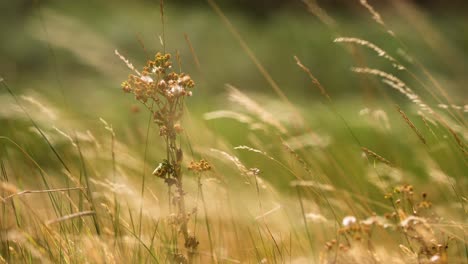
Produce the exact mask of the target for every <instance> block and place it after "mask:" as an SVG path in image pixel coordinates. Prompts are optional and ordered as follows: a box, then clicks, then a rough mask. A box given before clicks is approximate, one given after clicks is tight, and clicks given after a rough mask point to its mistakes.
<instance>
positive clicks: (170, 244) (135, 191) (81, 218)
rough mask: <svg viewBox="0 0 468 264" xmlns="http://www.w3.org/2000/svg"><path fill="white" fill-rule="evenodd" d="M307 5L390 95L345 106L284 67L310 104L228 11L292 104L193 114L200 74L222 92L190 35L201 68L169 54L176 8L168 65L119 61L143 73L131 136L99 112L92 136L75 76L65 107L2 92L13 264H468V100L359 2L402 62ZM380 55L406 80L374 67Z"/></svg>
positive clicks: (7, 238)
mask: <svg viewBox="0 0 468 264" xmlns="http://www.w3.org/2000/svg"><path fill="white" fill-rule="evenodd" d="M304 3H305V7H307V8H308V10H309V11H310V12H311V14H312V15H315V16H317V17H318V18H319V20H321V21H322V22H323V23H324V24H325V25H326V26H327V27H329V29H330V31H331V32H332V34H333V35H334V37H335V38H334V39H330V45H336V44H340V45H345V48H346V51H349V53H350V55H351V57H353V58H354V59H355V64H356V65H355V66H353V67H351V68H350V71H352V72H355V73H356V77H357V78H362V79H361V80H362V82H361V83H362V86H368V85H371V86H372V89H375V91H376V92H375V94H374V95H373V96H371V97H370V99H369V98H367V99H366V100H364V102H361V101H359V100H356V99H350V100H352V101H351V102H348V101H347V100H343V99H340V98H339V94H337V92H336V89H331V90H330V89H328V87H327V86H326V85H325V82H323V83H322V81H321V78H322V77H321V76H319V75H316V74H315V72H314V68H313V67H312V66H310V65H307V62H306V61H303V60H302V59H301V58H300V57H299V56H295V54H290V58H291V63H290V64H287V63H284V66H288V67H295V68H296V70H297V71H298V72H301V73H303V74H304V78H307V79H305V80H307V82H304V83H303V85H304V86H306V87H309V88H311V89H310V94H314V95H315V98H319V99H317V100H314V103H313V104H311V103H308V104H301V103H295V101H294V100H293V99H291V98H290V97H289V96H288V92H287V89H285V88H282V87H281V85H280V84H279V82H277V81H276V80H275V76H274V75H272V74H270V72H269V71H268V67H267V66H268V65H264V64H263V63H262V61H261V59H260V58H259V57H258V56H257V55H256V54H255V52H254V51H253V49H252V48H251V47H250V46H249V40H248V39H245V38H244V37H243V36H242V34H241V33H240V31H239V29H238V28H236V26H235V25H234V23H233V22H232V21H231V20H230V18H229V15H227V14H226V13H224V11H223V10H222V8H220V7H219V6H218V4H217V3H216V2H215V1H212V0H208V4H209V6H210V7H211V8H212V10H213V11H214V14H216V15H217V16H219V17H220V21H221V23H223V25H224V26H225V27H226V29H227V30H228V31H229V32H230V33H231V34H232V35H233V37H234V39H235V41H236V43H238V45H239V46H240V47H241V49H242V50H243V51H244V52H245V55H246V56H247V57H248V58H249V59H250V60H251V61H252V63H253V65H254V66H255V68H256V70H257V71H258V74H259V75H260V76H261V77H262V78H264V79H265V81H266V83H267V84H268V85H269V87H271V89H272V91H273V93H274V96H273V95H262V94H259V93H253V92H247V89H242V87H235V86H234V85H231V84H227V85H226V91H225V96H224V97H223V98H222V99H221V100H222V106H219V107H218V108H217V109H214V108H215V107H209V108H210V111H209V112H206V113H204V114H202V113H199V112H197V111H193V110H192V108H191V102H190V100H191V99H192V98H196V97H197V93H198V94H203V93H202V92H201V91H200V90H201V89H202V88H201V87H202V86H203V83H207V81H206V80H201V81H200V82H198V80H196V78H195V77H194V78H193V79H194V80H195V81H196V82H197V86H195V82H194V81H193V80H192V78H191V77H190V76H195V75H194V74H195V73H194V74H191V75H190V76H189V75H188V74H186V73H183V71H182V68H184V65H185V64H188V63H190V58H192V59H193V64H195V65H196V67H197V69H198V70H199V71H200V74H199V75H196V76H200V78H202V77H201V76H203V78H206V79H209V78H210V76H209V75H207V74H204V66H203V57H201V56H199V55H198V54H197V47H195V46H193V45H192V42H191V41H190V39H189V35H190V34H185V35H184V38H185V41H186V43H187V45H188V46H189V49H190V53H191V56H190V57H186V58H185V57H181V56H180V55H179V53H178V52H177V51H175V52H173V54H176V56H172V57H171V56H170V55H169V53H168V50H170V49H171V48H170V43H168V42H167V41H166V29H165V27H166V26H167V25H165V23H166V20H165V15H166V14H165V12H164V2H163V1H161V5H160V10H161V12H160V15H161V23H162V25H163V26H162V31H161V36H160V41H161V44H162V45H161V49H162V53H157V54H156V55H155V56H154V57H153V56H151V57H149V58H147V62H146V64H145V66H144V67H143V70H138V67H135V66H134V65H133V64H132V63H131V62H130V61H129V60H127V56H125V57H124V56H123V55H122V54H123V53H124V52H123V51H120V52H119V51H115V54H116V55H117V58H119V59H120V60H122V61H123V64H122V65H119V66H122V67H125V65H126V66H127V67H128V68H129V70H130V71H131V74H130V76H129V77H128V79H127V77H126V76H122V78H121V79H122V80H124V79H127V80H126V81H124V82H123V83H122V88H123V90H124V91H125V92H127V93H130V94H131V95H132V96H133V97H134V99H135V100H136V101H135V103H136V105H134V106H133V107H132V111H133V114H132V115H131V117H132V118H133V119H132V120H126V122H127V123H128V124H125V126H127V127H129V128H128V130H124V128H122V127H125V126H122V125H117V124H112V123H111V122H109V121H107V119H106V120H105V119H104V118H99V116H100V114H99V113H96V115H97V116H98V117H96V118H95V119H96V120H95V122H94V123H93V124H94V125H89V124H84V123H81V122H78V121H74V113H73V111H72V110H71V108H69V106H67V105H68V104H67V103H66V102H67V101H70V100H72V99H74V98H70V97H68V96H69V95H67V92H66V90H65V89H64V87H62V85H63V84H61V82H60V81H59V80H58V78H60V69H59V67H56V68H55V73H56V76H59V77H54V78H55V79H54V81H59V82H58V83H59V84H58V86H59V88H60V89H61V91H62V92H63V96H64V98H65V99H63V100H64V102H65V106H62V107H60V106H57V104H55V103H54V102H53V100H47V99H46V98H47V97H41V96H39V95H37V94H36V95H34V94H33V95H30V94H25V95H23V96H20V94H19V93H18V91H17V90H16V89H14V88H15V87H14V86H12V85H11V84H10V83H9V82H8V76H2V77H3V78H5V79H6V80H5V79H3V78H0V82H1V86H2V89H4V91H6V93H5V96H3V95H2V96H0V100H1V103H2V109H0V124H1V125H2V131H1V132H0V179H1V181H0V207H1V209H0V210H1V212H0V263H37V262H40V263H466V262H467V261H468V245H467V240H466V239H467V230H468V226H467V223H466V216H467V213H468V211H467V209H466V206H467V198H466V195H467V194H466V192H467V188H466V186H468V183H467V178H466V172H467V167H466V165H467V149H466V140H467V135H468V131H467V130H466V121H465V116H466V113H467V110H466V109H467V106H466V105H463V104H464V103H465V102H464V99H463V98H462V99H460V98H457V97H455V96H453V95H452V90H451V89H449V88H446V87H445V86H444V85H445V84H444V82H440V81H438V77H439V76H436V75H435V74H433V73H431V72H430V70H428V69H427V68H426V67H425V66H424V65H423V64H422V63H420V62H419V61H418V60H417V58H416V56H415V55H413V54H412V52H411V50H410V49H409V48H408V47H407V46H406V44H405V43H404V41H403V40H401V39H400V37H399V33H398V31H397V30H394V29H393V28H391V25H390V23H388V22H387V21H386V19H385V16H384V15H382V14H380V13H379V11H378V10H377V9H376V8H374V7H373V6H372V5H371V4H370V3H369V2H368V1H363V0H362V1H360V2H359V3H360V7H362V8H363V11H365V12H367V13H364V14H369V16H370V18H371V19H373V22H369V25H368V26H369V28H371V27H377V28H379V29H380V30H382V32H383V35H384V36H383V37H382V38H384V39H385V41H387V42H391V43H392V45H395V46H396V47H397V48H395V50H397V51H399V52H394V51H387V50H385V49H383V48H381V47H379V46H378V45H377V44H375V42H371V41H369V40H366V39H362V38H358V37H353V36H351V34H352V33H348V32H341V31H342V28H341V27H340V25H339V21H338V20H335V19H333V16H332V15H330V14H328V13H327V11H326V10H324V9H322V8H320V6H318V5H317V3H316V1H304ZM359 3H357V5H359ZM396 6H397V10H399V11H400V12H405V14H406V15H408V14H409V13H411V12H416V11H415V10H414V9H413V8H412V7H410V6H408V7H404V6H402V5H401V4H396ZM420 19H421V21H418V22H420V23H421V24H424V23H425V21H422V19H423V18H420ZM371 21H372V20H371ZM169 25H170V24H169ZM43 26H44V27H47V25H46V24H45V23H43ZM423 28H424V30H429V31H430V32H425V33H427V34H436V33H435V32H436V31H435V29H433V28H430V27H423ZM433 31H434V32H433ZM50 33H51V32H49V34H50ZM49 34H47V35H48V36H49ZM304 34H306V33H304ZM441 42H443V41H442V40H440V41H439V42H438V45H439V44H440V43H441ZM334 43H336V44H334ZM62 44H64V43H62ZM64 45H65V44H64ZM103 45H104V44H103ZM271 45H275V43H271ZM50 48H51V50H52V53H53V47H52V46H50ZM144 49H145V51H146V52H147V53H148V51H147V50H146V47H144ZM368 51H371V53H372V54H371V55H370V56H371V58H373V59H375V58H374V57H376V58H377V59H380V60H382V62H381V64H379V65H386V66H389V67H385V69H391V70H383V69H379V68H377V67H376V66H373V65H367V64H366V63H365V60H363V59H362V58H364V57H365V55H364V54H366V52H368ZM109 52H110V53H111V52H112V51H109ZM311 52H320V51H313V50H312V51H311ZM438 52H440V54H442V55H443V54H444V51H443V50H438ZM450 52H455V51H454V50H450ZM402 54H404V55H402ZM51 57H52V59H53V60H57V57H56V56H55V55H53V56H52V55H51ZM85 59H86V58H85ZM88 59H89V58H88ZM171 59H172V61H175V62H174V65H173V64H172V63H171ZM228 59H229V58H228ZM93 61H95V60H94V59H93ZM132 61H133V62H134V63H135V65H140V64H142V63H141V62H139V61H138V62H137V61H135V60H132ZM119 66H117V67H119ZM219 67H222V64H220V66H219ZM343 76H348V75H345V74H343V75H339V76H333V78H342V77H343ZM376 78H377V79H379V80H380V81H381V84H380V83H379V82H376V81H375V79H376ZM119 81H120V80H115V83H116V84H117V83H118V82H119ZM410 85H411V87H410ZM358 88H359V87H358ZM358 88H356V87H348V89H358ZM364 90H365V89H364ZM199 91H200V92H199ZM331 91H333V92H331ZM113 93H116V92H115V91H113ZM192 95H193V97H192ZM112 96H115V95H112ZM118 96H120V95H118ZM121 96H123V95H121ZM109 97H110V96H109ZM108 100H109V101H103V102H102V103H103V104H109V105H111V104H112V103H113V102H112V99H111V98H109V99H108ZM186 100H187V102H186ZM207 102H213V100H209V99H207ZM62 105H63V104H62ZM141 109H142V110H141ZM139 112H141V113H139ZM143 114H148V115H149V116H146V115H145V117H144V118H138V116H137V115H143ZM141 120H143V122H142V123H141V124H140V123H139V122H138V121H141ZM145 121H146V122H148V123H146V122H145ZM118 128H122V129H121V130H120V131H119V129H118ZM150 167H152V168H151V169H154V171H153V174H152V175H149V173H148V171H149V170H150V169H149V168H150Z"/></svg>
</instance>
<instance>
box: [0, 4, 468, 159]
mask: <svg viewBox="0 0 468 264" xmlns="http://www.w3.org/2000/svg"><path fill="white" fill-rule="evenodd" d="M312 2H313V1H312ZM320 2H326V3H320ZM319 3H320V4H324V5H323V8H324V9H325V10H326V11H327V12H328V13H329V15H330V17H332V18H333V19H334V21H335V25H336V27H334V28H330V27H328V26H327V25H324V24H323V23H322V22H320V21H319V20H318V19H317V18H316V17H314V16H313V15H312V14H311V13H309V12H308V11H307V8H306V6H305V5H304V3H302V2H301V1H291V2H289V1H273V2H270V1H219V4H220V7H221V8H222V10H223V11H224V12H225V15H226V16H227V17H228V18H229V19H230V21H231V22H232V24H233V25H234V26H235V28H236V30H237V31H238V32H239V33H240V35H241V36H242V38H243V39H244V40H245V42H246V43H247V45H248V46H249V47H250V49H251V50H252V52H253V53H254V54H255V56H256V57H257V58H258V60H259V61H260V62H261V63H262V64H263V66H264V67H265V69H266V70H267V71H268V72H269V73H270V75H271V76H272V77H273V79H274V80H275V81H276V82H277V83H278V85H279V86H280V87H281V89H282V90H283V91H284V93H285V94H286V95H287V96H288V97H289V98H290V100H291V101H292V102H293V103H294V104H296V105H297V106H298V108H299V109H300V111H301V112H302V114H303V115H304V117H305V119H306V121H308V122H309V124H311V126H312V127H313V128H314V129H315V130H318V131H326V133H330V134H331V136H332V137H333V138H335V142H338V143H337V145H336V148H337V152H339V147H340V144H343V143H344V142H347V144H354V143H353V142H350V140H349V134H348V132H347V131H345V130H343V124H342V123H341V122H337V121H338V120H337V119H336V116H334V114H333V113H331V112H330V111H329V109H328V108H327V107H326V106H324V105H323V104H321V103H320V102H321V100H322V99H323V98H322V97H321V96H320V93H319V92H318V91H317V90H316V89H315V88H314V87H312V86H311V84H310V80H309V78H308V77H307V76H306V74H304V72H303V71H302V70H301V69H300V68H299V67H297V65H296V63H295V61H294V59H293V56H295V55H296V56H298V57H299V58H300V59H301V61H302V62H303V63H304V64H305V65H306V66H307V67H309V68H310V69H311V71H312V73H313V74H314V75H315V76H316V77H317V78H318V79H319V80H320V82H321V83H322V84H323V86H324V87H325V88H326V89H327V90H328V92H329V93H330V95H331V96H332V98H333V100H334V102H335V103H336V105H337V107H338V109H339V111H340V112H341V113H342V114H343V115H344V117H345V119H346V120H348V121H349V122H350V123H351V124H352V125H353V127H357V128H358V129H359V128H360V127H362V126H363V122H364V123H365V121H363V120H362V118H360V117H359V114H358V113H359V111H360V110H361V109H363V108H365V107H370V108H385V107H390V108H387V109H392V110H391V111H388V115H389V116H390V119H391V120H393V119H395V118H399V117H398V113H397V112H396V111H394V103H395V102H398V103H399V104H402V105H406V104H407V102H408V101H407V98H405V96H403V95H401V94H399V93H397V92H396V91H394V90H391V89H390V88H389V87H387V86H384V85H383V84H382V83H381V82H380V81H379V80H377V79H376V78H372V77H369V76H363V75H357V74H354V73H352V72H351V71H350V68H351V67H352V66H362V65H366V66H368V67H372V68H378V69H381V70H383V71H386V72H389V73H393V74H395V75H398V76H399V78H401V79H402V80H404V81H405V82H407V83H408V85H409V86H410V87H411V88H413V89H414V90H415V91H416V92H417V93H418V94H419V95H420V96H421V97H423V98H425V100H426V101H427V102H428V103H430V104H432V105H436V104H437V103H438V102H436V101H435V100H433V98H432V97H431V96H430V95H429V94H428V93H427V91H426V90H425V89H423V88H422V86H421V83H418V82H416V81H415V80H414V78H411V76H408V74H406V73H401V72H398V71H397V70H396V69H395V68H394V67H392V65H391V64H390V63H389V62H388V61H386V60H385V59H383V58H382V57H379V56H376V54H375V52H373V51H371V50H368V49H365V48H362V47H355V46H354V47H352V46H349V45H344V44H338V43H333V40H334V39H335V38H336V37H339V36H346V37H358V38H362V39H366V40H369V41H371V42H373V43H375V44H376V45H378V46H379V47H381V48H383V49H384V50H386V51H387V52H388V53H389V54H390V55H392V56H393V57H395V58H397V59H398V60H399V61H401V62H402V64H404V65H405V66H406V67H408V68H409V69H411V70H412V71H414V72H415V73H416V74H421V75H422V73H421V68H419V67H415V66H414V65H415V64H416V63H415V61H418V62H419V63H420V64H422V65H424V66H425V67H426V68H427V69H428V71H429V72H431V74H432V75H433V76H434V77H436V78H437V79H438V81H439V82H440V83H441V85H442V86H443V87H444V89H445V91H446V92H447V93H448V94H449V95H450V96H451V98H452V99H454V100H455V101H454V102H453V103H455V104H458V105H463V104H466V96H464V95H465V94H464V92H465V90H466V89H465V86H466V83H467V81H468V74H467V72H466V69H468V65H467V64H468V63H467V60H466V58H468V31H466V25H467V23H468V17H467V16H466V12H463V8H465V7H466V4H464V1H451V2H450V4H447V3H446V2H442V1H426V2H424V3H423V4H418V3H417V2H408V1H404V2H403V1H387V2H386V3H385V4H383V3H375V4H377V5H376V8H378V9H379V12H381V13H382V16H383V19H384V20H385V21H386V23H387V25H388V26H389V27H390V28H391V29H392V30H393V31H394V32H396V34H397V39H395V38H393V37H391V36H390V35H389V34H388V33H387V32H386V31H385V30H383V28H382V27H380V25H378V24H377V23H375V21H373V20H372V18H371V15H370V14H369V13H368V12H367V11H366V10H365V9H364V8H363V7H362V6H361V5H360V4H359V1H333V2H327V1H319ZM0 6H1V9H0V10H1V11H0V13H1V14H0V31H1V32H2V34H1V39H2V41H1V42H0V75H1V76H2V77H3V78H4V79H5V80H6V81H7V82H8V84H9V86H10V87H11V88H12V90H14V91H15V92H16V93H17V94H18V95H22V94H25V95H33V96H35V97H37V98H39V99H43V100H44V101H46V102H48V103H49V104H50V105H52V106H54V107H57V108H60V109H61V111H64V112H66V114H67V116H66V117H67V118H66V120H68V121H69V122H70V123H73V122H75V123H77V124H80V125H79V126H81V127H83V128H88V127H96V126H101V124H100V122H99V118H100V117H102V118H104V119H105V120H107V121H108V122H110V123H112V124H114V127H115V128H116V129H115V130H116V131H117V133H118V137H119V138H120V139H122V140H124V141H127V142H128V141H130V142H131V141H132V140H133V141H135V139H132V133H133V134H134V131H133V130H132V129H133V128H134V127H139V129H140V130H143V131H144V127H145V125H146V120H147V115H146V113H143V112H144V111H141V112H140V113H135V111H132V109H133V110H134V109H135V108H134V107H135V102H134V100H133V98H132V96H128V95H124V94H123V93H122V92H121V90H120V83H121V82H122V81H123V80H125V79H126V78H127V76H128V74H129V70H128V69H127V67H126V66H125V65H124V63H123V62H122V61H120V59H119V58H117V57H116V56H115V54H114V50H115V49H117V50H119V52H120V53H121V54H123V55H124V56H125V57H127V58H128V59H129V60H130V61H131V62H132V63H133V64H134V65H135V66H136V67H137V68H141V67H142V66H143V65H144V63H145V62H146V60H147V58H150V57H152V56H153V54H154V53H155V52H157V51H161V50H162V45H161V43H160V36H161V35H162V32H163V30H162V29H163V27H162V24H161V19H160V11H159V1H72V2H71V1H6V0H2V1H1V5H0ZM185 34H186V35H187V36H188V38H189V39H190V42H191V44H192V46H193V49H194V51H195V53H194V54H195V55H196V57H197V58H198V60H199V63H200V67H197V65H196V63H195V60H194V56H193V55H194V54H192V52H191V50H190V48H189V45H188V43H187V41H186V39H185V37H184V35H185ZM165 39H166V46H167V51H168V52H171V53H173V54H176V53H179V54H180V58H181V67H182V70H183V71H184V72H187V73H189V74H190V75H191V76H192V78H193V79H194V80H195V81H196V83H197V86H196V88H195V89H196V90H195V91H194V96H193V97H191V98H190V100H188V102H187V104H188V106H189V107H188V108H189V109H190V111H191V112H192V113H193V114H194V116H195V117H196V118H200V119H201V118H202V115H203V113H205V112H207V111H213V110H217V109H225V108H227V106H226V102H227V101H228V100H227V99H226V90H225V84H227V83H228V84H232V85H234V86H235V87H237V88H239V89H240V90H242V91H244V92H247V93H248V94H255V95H256V96H257V97H256V98H259V102H260V103H262V102H265V104H266V103H267V102H268V103H269V104H270V106H271V107H270V109H275V106H272V105H271V102H272V101H271V100H263V99H262V98H270V99H271V98H275V97H276V95H275V94H274V92H273V91H272V89H271V87H270V85H269V84H268V82H267V81H266V80H265V78H264V77H263V76H262V74H261V73H260V72H259V70H258V69H257V67H256V66H255V64H254V63H253V62H252V60H251V59H250V58H249V56H248V55H247V54H246V52H245V51H244V50H243V49H242V47H241V45H240V43H239V41H238V40H237V39H236V38H235V37H233V35H232V34H231V33H230V32H229V30H228V29H227V28H226V26H225V25H224V24H223V23H222V20H221V19H220V18H219V17H218V15H217V14H216V13H215V12H214V11H213V10H212V8H211V7H210V6H209V5H208V4H207V3H206V2H205V1H165ZM401 43H404V44H403V45H402V44H401ZM402 47H404V49H403V48H402ZM423 83H425V84H426V85H428V86H431V84H430V82H428V81H427V80H426V79H423ZM432 88H433V87H432ZM62 91H63V93H64V96H63V94H62ZM0 93H1V95H2V98H3V100H2V104H3V105H2V108H7V107H9V106H7V105H8V104H7V103H6V102H7V100H8V99H7V97H8V96H7V95H6V91H5V90H4V89H2V90H0ZM262 96H263V97H262ZM273 102H274V101H273ZM10 103H11V100H10ZM4 106H5V107H4ZM276 109H281V108H276ZM142 110H143V109H142ZM278 111H281V110H278ZM275 114H277V116H281V113H278V112H275ZM283 116H284V113H283ZM0 118H2V117H1V116H0ZM283 119H288V117H287V116H286V117H283ZM61 122H64V121H61ZM52 123H54V122H52ZM0 124H1V127H2V129H1V130H3V131H2V134H3V135H6V136H10V137H11V138H13V139H16V140H18V141H19V142H22V141H24V140H25V138H28V137H27V134H28V133H29V132H28V131H27V130H24V129H23V128H24V124H23V125H21V124H19V123H17V122H9V121H8V119H6V120H5V119H4V118H2V121H1V123H0ZM397 124H398V125H399V126H403V127H404V126H405V124H404V123H403V122H399V123H398V122H397ZM51 125H54V124H51ZM209 125H210V126H211V128H212V129H214V130H215V131H216V132H219V134H220V135H222V136H223V137H224V138H227V139H228V140H229V142H231V143H232V144H233V145H239V144H244V143H245V137H244V135H245V133H246V132H245V131H244V130H242V129H243V128H240V127H239V126H238V124H233V123H232V122H229V121H226V122H224V121H222V122H217V123H214V124H213V123H209ZM392 125H395V124H392ZM62 126H65V124H63V123H62ZM75 126H76V124H75ZM20 131H21V132H20ZM242 131H243V132H242ZM395 133H401V134H402V138H404V137H406V136H404V135H405V134H406V133H408V131H407V130H402V131H400V130H398V129H396V132H395ZM428 133H429V132H428ZM358 134H359V135H360V137H361V138H362V139H367V140H368V142H364V143H367V144H366V145H368V146H372V145H376V144H377V145H379V144H383V143H382V142H379V140H378V138H379V135H376V134H375V133H374V132H372V133H371V132H369V133H368V132H366V131H359V133H358ZM143 135H144V134H143ZM143 135H142V134H141V132H140V136H139V137H143ZM33 140H34V139H31V141H33ZM136 141H137V143H140V144H143V143H144V140H143V138H138V139H137V140H136ZM132 143H135V142H132ZM398 144H402V145H404V142H400V143H398ZM131 145H132V146H134V147H135V148H136V149H139V147H140V146H141V145H138V144H136V145H133V144H131ZM402 147H403V146H402ZM384 149H385V147H384ZM38 152H39V153H41V152H40V151H38ZM340 155H341V154H340ZM343 155H344V154H343ZM43 157H44V156H43ZM399 159H404V157H401V158H399ZM447 164H450V163H447Z"/></svg>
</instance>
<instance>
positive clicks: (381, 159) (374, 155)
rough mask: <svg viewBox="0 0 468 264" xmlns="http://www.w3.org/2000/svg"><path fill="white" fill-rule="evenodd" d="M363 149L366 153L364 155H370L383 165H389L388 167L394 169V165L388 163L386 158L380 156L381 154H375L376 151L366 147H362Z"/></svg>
mask: <svg viewBox="0 0 468 264" xmlns="http://www.w3.org/2000/svg"><path fill="white" fill-rule="evenodd" d="M361 149H362V150H363V151H364V153H365V154H366V155H369V156H371V157H374V158H375V159H377V160H378V161H380V162H382V163H385V164H387V165H388V166H391V167H394V166H393V164H392V163H391V162H390V161H388V160H387V159H386V158H384V157H382V156H380V155H379V154H377V153H375V152H374V151H372V150H370V149H368V148H366V147H361Z"/></svg>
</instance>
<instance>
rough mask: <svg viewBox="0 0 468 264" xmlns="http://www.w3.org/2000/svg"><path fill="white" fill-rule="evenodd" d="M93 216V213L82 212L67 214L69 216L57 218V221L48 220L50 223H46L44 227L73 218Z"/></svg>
mask: <svg viewBox="0 0 468 264" xmlns="http://www.w3.org/2000/svg"><path fill="white" fill-rule="evenodd" d="M95 214H96V212H95V211H83V212H78V213H74V214H69V215H65V216H62V217H60V218H57V219H53V220H50V221H48V222H47V223H46V225H52V224H56V223H59V222H63V221H67V220H70V219H73V218H77V217H82V216H89V215H95Z"/></svg>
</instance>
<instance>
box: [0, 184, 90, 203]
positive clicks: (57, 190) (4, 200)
mask: <svg viewBox="0 0 468 264" xmlns="http://www.w3.org/2000/svg"><path fill="white" fill-rule="evenodd" d="M84 189H86V188H85V187H72V188H58V189H50V190H24V191H21V192H17V193H14V194H11V195H8V196H6V197H4V198H2V197H0V199H1V200H2V202H4V203H5V202H7V200H8V199H11V198H13V197H15V196H21V195H24V194H34V193H52V192H66V191H76V190H84Z"/></svg>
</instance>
